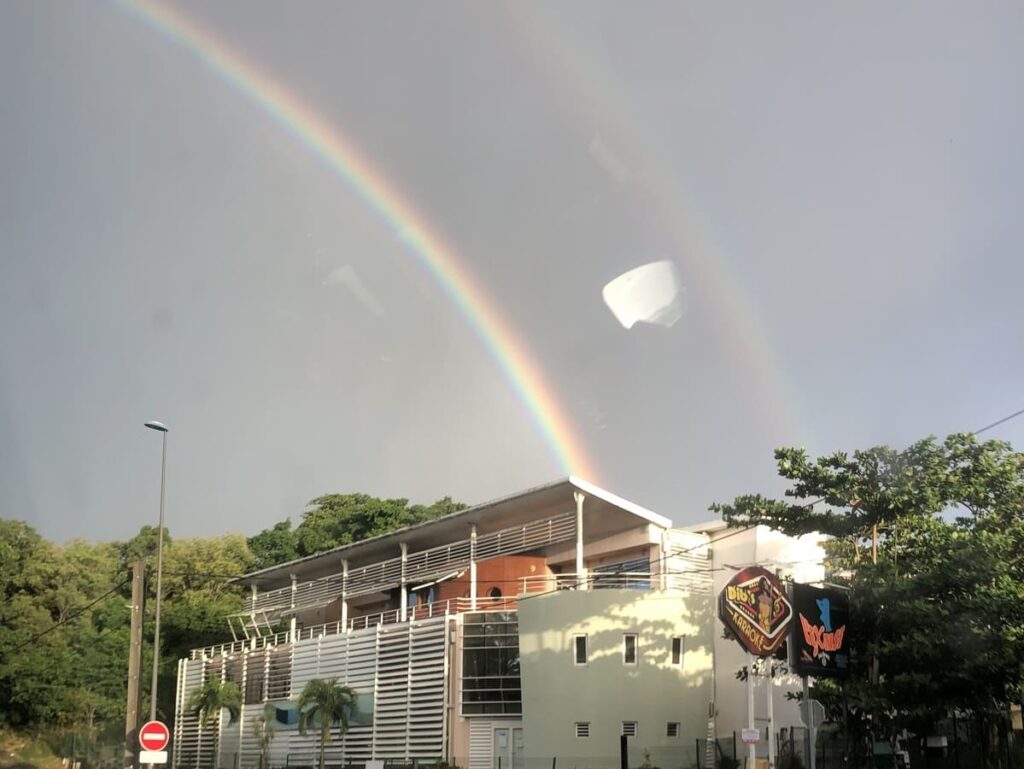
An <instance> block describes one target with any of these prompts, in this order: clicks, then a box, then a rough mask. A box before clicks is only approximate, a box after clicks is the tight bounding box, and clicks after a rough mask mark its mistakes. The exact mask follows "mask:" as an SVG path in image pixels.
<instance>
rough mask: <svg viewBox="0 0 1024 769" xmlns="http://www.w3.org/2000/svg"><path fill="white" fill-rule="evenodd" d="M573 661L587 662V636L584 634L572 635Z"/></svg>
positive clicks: (582, 663) (584, 663) (577, 662)
mask: <svg viewBox="0 0 1024 769" xmlns="http://www.w3.org/2000/svg"><path fill="white" fill-rule="evenodd" d="M572 638H573V661H574V662H575V663H576V664H577V665H586V664H587V637H586V636H585V635H577V636H573V637H572Z"/></svg>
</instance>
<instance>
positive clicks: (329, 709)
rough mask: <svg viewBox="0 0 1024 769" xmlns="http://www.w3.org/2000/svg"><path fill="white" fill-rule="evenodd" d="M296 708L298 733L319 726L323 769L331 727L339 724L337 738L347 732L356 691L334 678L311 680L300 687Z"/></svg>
mask: <svg viewBox="0 0 1024 769" xmlns="http://www.w3.org/2000/svg"><path fill="white" fill-rule="evenodd" d="M298 709H299V732H300V733H301V734H305V733H306V730H307V729H308V728H309V727H310V726H313V725H314V724H315V725H316V726H319V727H320V769H324V746H325V745H326V744H327V743H328V742H330V741H331V727H332V726H334V724H340V725H341V728H340V730H339V732H338V736H339V737H340V736H341V735H343V734H345V732H347V731H348V718H349V716H350V715H351V714H353V713H355V712H356V693H355V690H354V689H351V688H349V687H348V686H342V685H341V684H339V683H338V679H337V678H332V679H331V680H330V681H324V680H322V679H320V678H314V679H313V680H312V681H310V682H309V683H307V684H306V685H305V686H304V687H303V689H302V694H300V695H299V705H298Z"/></svg>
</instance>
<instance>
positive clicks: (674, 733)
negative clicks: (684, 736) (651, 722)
mask: <svg viewBox="0 0 1024 769" xmlns="http://www.w3.org/2000/svg"><path fill="white" fill-rule="evenodd" d="M665 736H666V737H678V736H679V722H678V721H669V722H668V726H667V727H666V728H665Z"/></svg>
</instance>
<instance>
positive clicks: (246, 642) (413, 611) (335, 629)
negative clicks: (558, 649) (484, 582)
mask: <svg viewBox="0 0 1024 769" xmlns="http://www.w3.org/2000/svg"><path fill="white" fill-rule="evenodd" d="M517 605H518V600H517V599H516V598H513V597H503V596H498V597H490V596H488V597H480V598H477V599H476V606H475V608H474V606H473V602H472V600H471V599H469V598H450V599H448V600H446V601H435V602H434V603H424V604H417V605H416V606H410V607H408V608H407V609H406V620H422V619H429V618H431V617H443V616H445V615H453V614H465V613H467V612H471V611H481V612H482V611H514V610H515V609H516V606H517ZM401 621H402V617H401V609H389V610H388V611H382V612H376V613H374V614H364V615H360V616H358V617H349V619H348V621H347V622H345V623H342V622H341V621H340V620H338V621H336V622H325V623H323V624H321V625H310V626H308V627H303V628H298V629H297V630H296V633H295V636H296V637H295V640H296V641H304V640H307V639H310V638H319V637H320V636H329V635H340V634H341V633H344V632H346V631H352V630H364V629H365V628H369V627H374V626H376V625H391V624H394V623H396V622H401ZM291 640H292V639H291V633H290V632H289V631H284V632H281V633H277V634H275V635H265V636H261V637H254V638H251V639H242V640H238V641H234V642H232V643H224V644H218V645H215V646H207V647H205V648H202V649H193V650H192V652H191V653H190V654H189V657H190V658H191V659H194V660H196V659H202V658H204V657H205V658H208V659H209V658H213V657H217V656H220V655H228V654H235V653H237V652H242V651H248V650H251V649H262V648H264V647H268V646H281V645H282V644H286V643H289V642H290V641H291Z"/></svg>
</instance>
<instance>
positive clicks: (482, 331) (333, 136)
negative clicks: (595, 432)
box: [118, 0, 597, 480]
mask: <svg viewBox="0 0 1024 769" xmlns="http://www.w3.org/2000/svg"><path fill="white" fill-rule="evenodd" d="M118 4H119V5H120V6H121V7H122V8H124V9H125V10H127V11H128V12H129V13H130V14H131V15H132V16H133V17H135V18H136V19H138V20H140V21H141V22H143V23H144V24H145V25H146V26H148V27H149V28H151V29H154V30H156V31H157V32H159V33H161V34H162V35H163V36H164V37H166V38H167V39H169V40H171V41H172V42H174V43H175V44H176V45H178V46H180V47H181V48H183V49H184V50H186V51H188V52H189V53H190V54H192V55H193V56H195V57H196V58H197V59H199V60H200V61H201V62H203V64H205V65H206V66H207V67H208V68H209V69H210V70H211V71H212V72H214V73H215V74H216V75H217V76H218V77H220V79H221V80H223V81H224V82H225V83H227V84H228V85H230V86H231V87H232V88H233V89H234V90H236V91H237V92H238V93H240V94H242V95H243V96H245V97H246V98H247V99H248V100H249V101H250V102H252V103H253V104H254V105H256V106H257V107H259V108H260V109H261V110H262V111H263V112H264V113H266V114H267V115H268V116H270V117H271V118H273V119H274V120H275V121H276V122H277V123H278V124H279V125H280V126H281V127H282V128H284V129H285V130H286V131H288V133H290V134H291V135H292V136H293V137H294V138H295V139H297V140H298V141H299V142H301V143H302V144H303V145H304V146H305V147H306V148H307V149H308V150H309V151H310V152H312V153H313V154H314V155H316V156H317V157H318V158H320V160H322V161H323V162H324V164H325V165H326V166H327V167H328V168H330V169H331V170H332V171H333V172H334V173H335V174H336V175H337V176H338V177H340V178H341V179H342V180H343V181H345V182H346V183H347V184H348V186H349V187H350V188H351V189H352V190H353V191H354V192H356V194H357V195H358V196H359V197H360V198H361V199H362V200H363V202H365V203H366V204H367V205H368V206H369V207H370V208H371V209H372V210H373V211H374V212H375V213H376V214H377V215H378V216H379V217H380V218H381V219H383V220H384V222H385V223H387V224H388V225H389V226H390V227H392V228H393V229H394V230H395V231H396V232H397V233H398V234H399V236H400V237H401V239H402V241H403V242H404V243H405V245H406V246H407V248H408V250H409V252H410V253H412V254H413V255H414V256H415V257H416V258H417V260H418V261H419V262H420V263H421V264H422V265H423V266H424V267H425V268H426V269H427V270H428V271H429V273H430V274H431V276H432V277H433V278H434V280H435V281H436V282H437V285H438V286H439V287H440V288H441V290H442V291H443V293H444V294H445V295H446V296H447V298H448V299H449V301H450V302H451V303H452V304H453V305H454V306H455V307H456V308H457V309H458V311H459V312H460V313H461V314H462V316H463V317H464V318H465V319H466V321H467V322H468V324H469V326H470V327H471V328H472V329H473V330H474V332H475V333H476V335H477V336H478V337H479V338H480V340H481V342H482V343H483V344H484V346H485V347H486V348H487V350H488V351H489V352H490V354H491V357H493V359H494V360H495V362H496V363H497V364H498V366H499V367H500V369H501V370H502V372H503V373H504V375H505V377H506V378H507V379H508V381H509V382H510V383H511V384H512V386H513V389H514V390H515V392H516V394H517V396H518V397H519V399H520V401H521V402H522V403H523V405H524V406H525V408H526V410H527V412H528V413H529V414H530V416H531V418H532V420H533V421H534V423H535V424H536V426H537V428H538V429H539V431H540V433H541V435H542V436H543V437H544V439H545V441H546V443H547V444H548V447H549V448H550V450H551V453H552V455H553V457H554V459H555V460H556V461H557V462H558V465H559V470H560V472H562V473H563V474H565V475H569V474H574V475H580V476H583V477H585V478H588V479H590V480H597V473H596V472H595V469H594V466H593V463H592V462H591V460H590V457H589V456H588V453H587V451H586V447H585V446H584V443H583V440H582V439H581V438H580V436H579V435H577V434H576V432H575V430H574V429H573V425H572V423H571V422H570V420H569V417H568V415H567V413H566V411H565V409H564V407H563V406H562V405H561V403H560V402H559V399H558V397H557V396H556V393H555V391H554V389H553V388H552V386H551V384H550V383H549V382H548V381H547V379H546V377H545V376H544V372H543V371H542V370H541V368H540V366H539V365H538V363H537V361H536V360H535V359H534V358H533V357H532V356H531V354H530V352H529V350H528V349H527V347H526V345H525V343H524V342H523V341H522V340H521V339H520V338H518V337H517V336H516V334H515V333H514V332H513V330H512V329H511V328H510V327H509V325H508V324H507V323H506V322H505V321H504V320H503V319H502V317H501V316H500V315H499V313H498V311H497V309H496V307H495V303H494V302H493V301H492V300H491V299H490V298H489V297H488V296H487V295H486V294H485V293H484V291H483V290H482V289H481V288H480V287H479V286H478V285H477V284H476V282H475V281H474V280H473V278H472V276H471V275H470V273H469V271H468V270H467V269H466V268H465V267H464V266H463V264H462V263H461V262H460V260H459V258H458V257H457V254H456V253H455V251H454V250H453V249H452V248H451V247H449V246H448V245H447V244H446V243H445V242H444V240H443V239H442V238H441V236H440V235H439V234H438V233H437V232H436V230H435V229H434V228H432V227H431V226H430V223H429V222H428V221H427V220H426V219H425V218H424V217H423V215H422V214H420V213H419V212H418V211H417V210H416V209H415V208H414V207H413V205H412V204H411V203H410V202H409V201H408V200H406V199H404V198H403V197H402V196H401V194H399V192H398V190H396V189H395V188H394V186H393V185H391V184H390V183H389V182H388V180H387V179H386V178H385V177H384V176H383V174H382V173H381V172H380V171H379V170H378V169H377V168H375V167H374V166H373V164H372V163H371V162H370V160H369V159H368V158H366V157H365V156H363V155H361V154H360V153H359V151H358V150H357V148H356V147H355V145H354V144H353V143H352V142H351V141H350V140H349V139H348V138H347V137H345V136H344V134H342V133H341V132H340V131H339V130H338V129H337V128H336V127H334V126H332V125H330V124H328V123H327V121H325V120H324V119H323V118H322V117H320V116H319V115H318V114H317V113H316V111H315V110H314V109H313V108H312V107H311V106H310V105H308V104H306V103H304V102H303V101H302V100H301V99H300V98H299V97H298V96H296V95H295V94H294V93H292V92H291V91H289V90H288V89H287V88H286V87H285V86H284V85H283V84H281V83H280V82H277V81H276V80H274V79H273V78H272V77H271V76H270V75H269V74H267V73H266V72H262V71H260V70H259V69H258V68H257V67H256V66H255V65H253V64H252V63H251V62H250V61H248V60H246V59H245V58H243V57H242V56H241V55H239V54H238V53H237V52H235V51H233V50H231V48H230V47H229V46H228V45H227V44H226V43H225V42H224V41H223V40H221V39H220V38H218V37H216V36H214V35H213V34H211V33H210V32H209V31H207V30H205V29H203V27H202V26H200V25H199V24H198V23H197V22H196V21H194V20H193V19H191V18H189V17H188V16H186V15H185V14H183V13H182V12H181V11H179V10H177V9H173V8H170V7H168V6H166V5H161V4H159V3H155V2H152V1H151V0H118Z"/></svg>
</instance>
